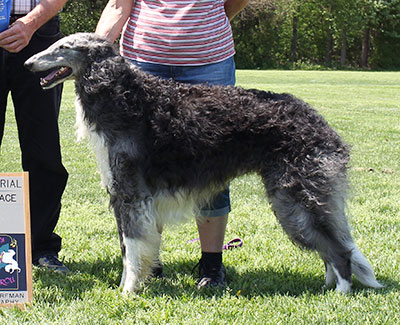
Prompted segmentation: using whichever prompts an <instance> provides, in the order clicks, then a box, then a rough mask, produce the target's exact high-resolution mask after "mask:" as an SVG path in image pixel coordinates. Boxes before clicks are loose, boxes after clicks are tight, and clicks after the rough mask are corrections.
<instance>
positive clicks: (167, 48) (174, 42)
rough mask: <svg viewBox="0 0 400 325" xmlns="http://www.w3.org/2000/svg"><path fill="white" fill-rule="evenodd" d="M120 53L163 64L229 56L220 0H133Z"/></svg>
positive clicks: (230, 50) (229, 34)
mask: <svg viewBox="0 0 400 325" xmlns="http://www.w3.org/2000/svg"><path fill="white" fill-rule="evenodd" d="M121 53H122V55H123V56H124V57H126V58H128V59H134V60H137V61H143V62H150V63H158V64H166V65H204V64H209V63H216V62H220V61H223V60H225V59H227V58H229V57H231V56H233V55H234V54H235V50H234V46H233V39H232V30H231V26H230V24H229V21H228V18H227V17H226V15H225V10H224V2H223V0H135V4H134V6H133V8H132V12H131V16H130V18H129V19H128V22H127V24H126V25H125V28H124V32H123V36H122V39H121Z"/></svg>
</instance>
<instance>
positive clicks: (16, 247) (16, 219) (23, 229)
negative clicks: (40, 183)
mask: <svg viewBox="0 0 400 325" xmlns="http://www.w3.org/2000/svg"><path fill="white" fill-rule="evenodd" d="M31 300H32V257H31V229H30V209H29V178H28V173H26V172H25V173H0V306H15V305H17V306H19V307H22V308H23V306H24V304H26V303H29V302H30V301H31Z"/></svg>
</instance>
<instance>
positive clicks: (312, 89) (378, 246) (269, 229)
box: [0, 71, 400, 324]
mask: <svg viewBox="0 0 400 325" xmlns="http://www.w3.org/2000/svg"><path fill="white" fill-rule="evenodd" d="M237 75H238V80H237V81H238V84H239V85H242V86H243V87H246V88H260V89H265V90H272V91H275V92H289V93H293V94H295V95H296V96H298V97H300V98H302V99H304V100H306V101H307V102H309V103H311V104H312V105H313V106H314V107H316V108H317V109H318V111H319V112H320V113H321V114H323V115H324V116H325V117H326V119H327V120H328V122H329V123H330V124H331V125H332V126H333V127H334V128H335V129H336V130H337V131H338V132H339V133H340V134H341V135H342V136H343V138H344V139H345V141H346V142H348V143H350V144H351V145H352V161H351V172H350V179H351V183H352V192H351V197H350V200H349V204H348V211H349V214H350V216H351V218H350V219H351V223H352V227H353V235H354V238H355V240H356V242H357V244H358V245H359V247H360V248H361V250H362V251H363V252H364V253H365V255H366V256H367V257H368V259H369V260H370V261H371V263H372V264H373V265H374V267H375V270H376V274H377V277H378V279H379V280H380V281H381V282H382V283H384V284H385V285H386V287H385V288H384V289H382V290H370V289H366V288H364V287H363V286H361V285H360V284H359V283H357V282H355V284H354V292H353V293H351V294H349V295H346V296H345V295H341V294H338V293H336V292H335V291H333V290H330V291H326V292H323V291H322V290H321V287H322V285H323V283H324V267H323V263H322V262H321V260H320V259H319V257H318V256H317V255H316V254H314V253H309V252H304V251H301V250H300V249H298V248H297V247H295V246H294V245H293V244H291V243H290V242H289V240H288V239H287V237H286V235H285V234H284V233H283V231H282V230H281V228H280V227H279V225H278V223H277V221H276V220H275V218H274V216H273V214H272V213H271V210H270V208H269V206H268V205H267V204H266V200H265V197H264V193H263V189H262V186H261V183H260V181H259V179H258V178H257V177H256V176H255V175H249V176H246V177H242V178H239V179H236V180H234V181H233V182H232V185H231V191H232V203H233V211H232V213H231V216H230V221H229V224H228V229H227V235H226V239H227V240H229V239H231V238H234V237H237V236H240V237H241V238H242V239H243V240H244V246H243V247H242V248H240V249H235V250H232V251H227V252H225V253H224V261H225V264H226V267H227V272H228V280H229V284H228V288H227V289H225V290H217V291H204V292H199V291H197V290H196V289H195V282H196V276H195V275H194V274H193V273H192V267H193V266H194V265H195V264H196V263H197V260H198V258H199V256H200V251H199V249H198V245H197V244H188V243H187V241H188V240H190V239H192V238H195V237H197V231H196V227H195V225H194V223H193V222H190V223H187V224H184V225H182V226H179V227H177V226H174V227H169V228H167V229H166V231H165V233H164V235H163V253H162V261H163V263H164V265H165V273H166V275H167V278H166V279H164V280H153V281H151V282H150V283H149V284H148V285H147V286H146V287H145V288H144V289H143V290H141V291H139V292H138V293H136V294H128V295H124V294H122V293H121V292H120V290H119V289H117V286H118V284H119V278H120V274H121V271H122V266H121V258H120V251H119V244H118V239H117V233H116V227H115V221H114V219H113V216H112V213H111V211H110V210H109V209H108V198H107V195H106V193H105V191H104V189H102V188H101V187H100V179H99V175H98V173H97V171H96V163H95V160H94V156H93V154H92V153H91V152H90V150H89V149H88V146H87V144H86V143H85V142H83V143H76V142H75V134H74V108H73V100H74V94H73V86H72V84H71V83H67V84H66V86H65V92H64V98H63V103H62V110H61V116H60V125H61V136H62V149H63V157H64V163H65V166H66V168H67V169H68V171H69V173H70V178H69V181H68V186H67V189H66V192H65V195H64V197H63V210H62V216H61V218H60V221H59V224H58V227H57V232H58V233H59V234H60V235H61V236H62V237H63V245H64V246H63V247H64V248H63V250H62V252H61V258H62V259H64V261H65V263H66V264H67V265H68V267H69V268H70V269H71V270H72V274H71V275H69V276H67V277H63V276H60V275H56V274H49V273H47V272H44V271H41V270H34V299H33V302H32V305H31V306H30V307H28V308H27V309H26V310H25V311H20V310H17V309H3V310H0V319H1V320H3V321H4V322H6V321H7V322H11V323H15V324H16V323H18V324H19V323H25V322H26V323H30V324H43V323H47V324H48V323H63V324H77V323H79V324H111V323H122V324H132V323H151V324H162V323H170V324H240V323H248V324H256V323H257V324H260V323H263V324H289V323H290V324H292V323H293V324H306V323H307V324H308V323H316V324H326V323H333V324H398V323H400V314H399V312H398V308H399V306H400V294H399V289H400V286H399V283H398V279H399V274H400V250H399V247H400V244H399V234H400V85H399V80H400V73H391V72H321V71H318V72H313V71H307V72H303V71H238V74H237ZM38 109H40V108H38ZM19 156H20V153H19V149H18V140H17V136H16V130H15V122H14V118H13V114H12V113H11V110H9V113H8V115H7V126H6V135H5V138H4V142H3V148H2V155H1V158H0V171H2V172H6V171H7V172H11V171H19V170H20V161H19V159H20V158H19Z"/></svg>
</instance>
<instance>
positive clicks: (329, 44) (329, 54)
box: [325, 26, 333, 65]
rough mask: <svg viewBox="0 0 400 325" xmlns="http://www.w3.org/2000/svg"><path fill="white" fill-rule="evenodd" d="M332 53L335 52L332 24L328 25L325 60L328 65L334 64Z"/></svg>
mask: <svg viewBox="0 0 400 325" xmlns="http://www.w3.org/2000/svg"><path fill="white" fill-rule="evenodd" d="M332 53H333V36H332V28H331V26H328V33H327V35H326V55H325V62H326V63H327V64H328V65H331V64H332Z"/></svg>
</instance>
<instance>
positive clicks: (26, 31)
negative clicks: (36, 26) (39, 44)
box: [0, 20, 33, 53]
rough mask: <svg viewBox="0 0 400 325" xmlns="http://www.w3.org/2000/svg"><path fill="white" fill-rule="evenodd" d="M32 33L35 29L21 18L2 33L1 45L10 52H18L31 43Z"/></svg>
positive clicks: (0, 35) (0, 36)
mask: <svg viewBox="0 0 400 325" xmlns="http://www.w3.org/2000/svg"><path fill="white" fill-rule="evenodd" d="M32 35H33V31H32V30H31V29H30V28H29V27H28V26H27V25H26V24H25V23H23V22H22V21H21V20H17V21H16V22H14V23H13V24H12V25H11V26H10V27H9V28H8V29H7V30H5V31H4V32H2V33H0V47H2V48H4V49H5V50H7V51H8V52H11V53H17V52H19V51H21V50H22V49H23V48H24V47H25V46H27V45H28V44H29V42H30V40H31V38H32Z"/></svg>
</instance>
